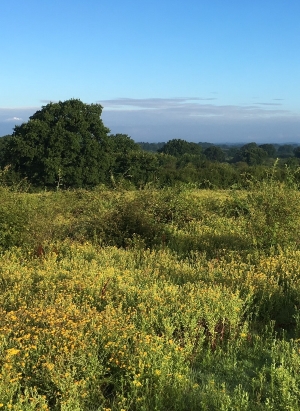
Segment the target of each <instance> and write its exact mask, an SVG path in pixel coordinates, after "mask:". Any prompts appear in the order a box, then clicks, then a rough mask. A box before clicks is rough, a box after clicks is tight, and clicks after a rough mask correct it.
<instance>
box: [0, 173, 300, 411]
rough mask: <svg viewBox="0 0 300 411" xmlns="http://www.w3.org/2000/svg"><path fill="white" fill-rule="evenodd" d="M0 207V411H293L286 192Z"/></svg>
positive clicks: (269, 189)
mask: <svg viewBox="0 0 300 411" xmlns="http://www.w3.org/2000/svg"><path fill="white" fill-rule="evenodd" d="M0 196H1V202H0V250H1V260H0V287H1V293H0V299H1V303H0V353H1V354H0V410H14V411H17V410H20V411H21V410H22V411H23V410H25V411H29V410H30V411H33V410H55V411H56V410H59V411H67V410H68V411H81V410H82V411H100V410H101V411H155V410H156V411H201V410H205V411H226V410H236V411H246V410H247V411H248V410H249V411H250V410H255V411H260V410H276V411H280V410H290V411H296V410H300V311H299V309H300V274H299V273H300V248H299V231H300V201H299V200H300V198H299V197H300V196H299V192H298V191H297V189H296V188H295V187H289V186H288V185H284V184H278V183H275V182H272V181H269V182H264V183H260V184H259V185H257V186H253V187H251V188H250V189H249V190H244V191H238V190H228V191H208V190H207V191H206V190H197V189H194V188H188V187H185V188H173V189H162V190H152V189H147V190H142V191H131V192H130V191H121V190H119V191H118V190H115V191H107V190H105V189H104V188H101V187H100V188H98V189H95V190H94V191H84V190H76V191H66V192H60V191H58V192H51V193H48V192H41V193H32V194H30V193H26V192H19V191H12V190H9V189H8V188H5V187H2V188H0Z"/></svg>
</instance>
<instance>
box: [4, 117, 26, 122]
mask: <svg viewBox="0 0 300 411" xmlns="http://www.w3.org/2000/svg"><path fill="white" fill-rule="evenodd" d="M22 120H23V119H22V118H21V117H11V118H7V119H6V120H5V121H10V122H11V121H22Z"/></svg>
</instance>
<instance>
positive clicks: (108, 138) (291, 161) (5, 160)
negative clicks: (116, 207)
mask: <svg viewBox="0 0 300 411" xmlns="http://www.w3.org/2000/svg"><path fill="white" fill-rule="evenodd" d="M101 114H102V107H101V105H99V104H90V105H89V104H84V103H82V102H81V101H80V100H77V99H71V100H67V101H64V102H58V103H50V104H47V105H46V106H44V107H42V109H41V110H39V111H37V112H36V113H35V114H33V116H31V117H30V118H29V121H28V122H27V123H23V124H22V125H20V126H16V127H15V128H14V131H13V134H12V135H7V136H4V137H2V138H0V167H1V174H0V176H1V179H2V183H3V182H5V183H6V184H16V183H18V182H19V181H22V180H24V179H26V180H27V181H28V182H29V183H30V184H31V185H32V186H33V187H38V188H49V189H53V188H79V187H84V188H91V187H94V186H97V185H99V184H105V185H107V186H110V187H113V188H117V187H123V188H134V187H138V188H143V187H145V186H147V185H152V186H155V187H163V186H173V185H176V184H181V183H192V184H196V185H197V186H198V187H199V188H201V187H203V188H212V187H217V188H228V187H231V186H233V185H238V186H241V187H242V186H243V185H245V184H246V183H245V182H246V181H247V179H249V178H250V177H254V178H256V179H262V178H264V176H265V175H266V174H268V173H269V170H270V166H272V165H273V164H274V161H275V159H276V158H279V162H278V168H277V171H276V173H277V178H278V179H280V180H284V179H285V178H286V173H287V169H286V167H285V164H288V165H289V166H290V167H295V168H296V167H298V165H299V162H300V160H299V159H300V147H299V146H297V145H292V144H284V145H279V144H261V145H257V144H256V143H254V142H253V143H249V144H245V145H239V146H238V145H232V146H231V145H214V144H211V143H191V142H187V141H185V140H184V139H172V140H170V141H168V142H166V143H163V142H160V143H135V142H134V141H133V140H132V139H131V138H130V137H129V136H128V135H126V134H111V133H110V130H109V129H108V128H107V127H105V126H104V124H103V122H102V120H101ZM4 180H5V181H4Z"/></svg>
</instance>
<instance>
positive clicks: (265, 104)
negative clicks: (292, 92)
mask: <svg viewBox="0 0 300 411" xmlns="http://www.w3.org/2000/svg"><path fill="white" fill-rule="evenodd" d="M274 100H275V99H274ZM254 104H259V105H261V106H282V103H254Z"/></svg>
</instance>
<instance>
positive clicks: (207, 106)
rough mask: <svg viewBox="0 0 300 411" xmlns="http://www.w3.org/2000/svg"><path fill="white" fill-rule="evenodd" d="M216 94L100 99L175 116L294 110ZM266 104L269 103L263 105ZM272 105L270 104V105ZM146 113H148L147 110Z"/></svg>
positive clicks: (118, 107)
mask: <svg viewBox="0 0 300 411" xmlns="http://www.w3.org/2000/svg"><path fill="white" fill-rule="evenodd" d="M212 100H216V99H215V98H203V97H201V98H200V97H185V98H169V99H167V98H164V99H163V98H149V99H132V98H119V99H114V100H101V101H99V102H100V103H101V104H102V106H103V107H104V110H105V111H114V112H118V113H120V112H124V113H125V112H138V111H144V112H146V111H150V112H152V114H153V115H154V114H156V115H157V116H165V117H168V118H172V117H175V116H176V118H178V117H180V118H183V117H223V118H233V117H234V118H236V119H243V118H261V117H267V118H269V117H274V116H287V115H289V114H291V113H290V112H289V111H287V110H284V109H282V108H281V109H279V108H276V109H274V108H273V106H274V107H275V106H276V107H279V106H281V103H264V102H262V103H260V102H259V103H254V104H253V105H246V106H245V105H219V104H217V103H213V102H210V103H208V101H212ZM259 106H266V107H259ZM268 106H269V107H268ZM145 115H146V113H145Z"/></svg>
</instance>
